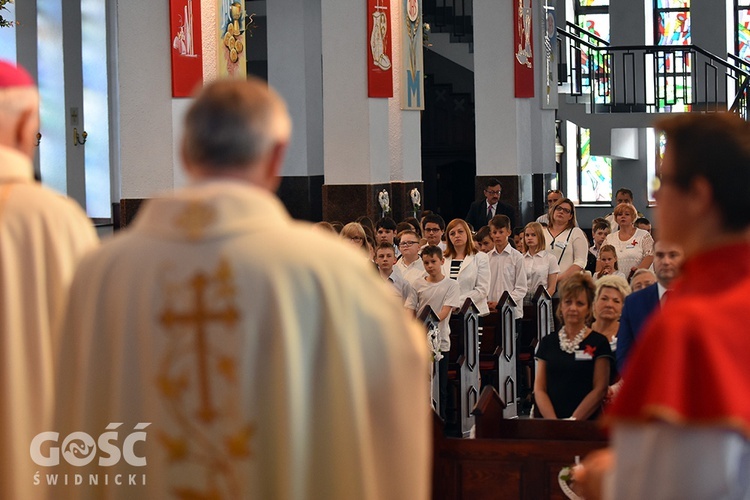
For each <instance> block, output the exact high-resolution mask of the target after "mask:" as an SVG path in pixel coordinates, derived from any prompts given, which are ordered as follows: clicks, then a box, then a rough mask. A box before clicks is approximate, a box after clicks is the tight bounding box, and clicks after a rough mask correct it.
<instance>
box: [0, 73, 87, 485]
mask: <svg viewBox="0 0 750 500" xmlns="http://www.w3.org/2000/svg"><path fill="white" fill-rule="evenodd" d="M37 132H39V95H38V93H37V90H36V86H35V84H34V81H33V80H32V78H31V77H30V76H29V74H28V73H26V71H25V70H23V69H21V68H20V67H16V66H15V65H12V64H9V63H7V62H4V61H0V498H34V496H33V495H34V490H31V491H30V490H29V487H31V485H32V475H33V474H34V472H35V470H36V467H37V466H36V465H35V464H34V463H32V462H31V461H30V460H29V443H30V442H31V440H32V438H33V437H34V435H36V433H38V432H40V431H42V430H44V429H45V428H47V427H48V426H49V425H50V424H51V421H50V419H51V417H52V410H53V407H54V401H53V394H54V361H53V359H54V353H53V351H54V338H53V325H54V324H55V323H58V322H59V321H60V320H61V315H62V313H63V311H64V302H65V300H66V298H67V293H68V287H69V286H70V282H71V281H72V279H73V272H74V270H75V266H76V264H77V263H78V261H79V259H80V257H81V256H82V255H83V253H85V252H86V251H88V250H89V249H91V248H93V247H95V246H96V245H97V241H98V239H97V237H96V232H95V231H94V227H93V225H92V224H91V222H90V221H89V219H88V218H87V217H86V214H85V213H84V212H83V210H81V208H80V207H79V206H78V205H77V204H76V203H75V202H73V201H71V200H68V199H66V198H65V197H63V196H61V195H60V194H58V193H55V192H52V191H51V190H49V189H46V188H43V187H42V186H41V185H40V184H39V183H38V182H36V181H35V180H34V169H33V166H32V163H31V162H32V158H33V156H34V154H35V152H36V147H35V144H36V141H37V138H36V134H37ZM37 490H38V489H37Z"/></svg>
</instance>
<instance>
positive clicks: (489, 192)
mask: <svg viewBox="0 0 750 500" xmlns="http://www.w3.org/2000/svg"><path fill="white" fill-rule="evenodd" d="M484 192H485V193H487V194H493V195H494V194H500V193H502V192H503V190H502V189H498V190H497V191H494V190H492V189H485V190H484Z"/></svg>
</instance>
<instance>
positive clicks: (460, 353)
mask: <svg viewBox="0 0 750 500" xmlns="http://www.w3.org/2000/svg"><path fill="white" fill-rule="evenodd" d="M450 327H451V334H450V337H451V350H450V354H449V356H448V363H449V364H448V385H449V387H448V391H449V398H450V400H451V401H450V402H449V403H452V402H455V404H449V405H448V415H447V417H448V420H449V422H448V423H447V424H452V425H455V427H457V429H458V433H459V434H460V435H461V436H463V437H469V434H470V432H471V428H472V427H473V426H474V415H472V413H471V411H472V410H473V409H474V405H475V404H476V402H477V400H478V399H479V310H478V309H477V307H476V306H475V305H474V302H472V300H471V299H468V298H467V299H466V301H465V302H464V305H463V307H461V309H460V310H459V312H458V313H456V314H453V315H451V318H450ZM452 409H455V411H451V410H452ZM451 416H455V418H451Z"/></svg>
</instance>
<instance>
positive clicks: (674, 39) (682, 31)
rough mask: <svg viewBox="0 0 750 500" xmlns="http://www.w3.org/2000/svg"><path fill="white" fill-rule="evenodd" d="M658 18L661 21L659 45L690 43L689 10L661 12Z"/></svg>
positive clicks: (658, 29) (659, 25)
mask: <svg viewBox="0 0 750 500" xmlns="http://www.w3.org/2000/svg"><path fill="white" fill-rule="evenodd" d="M657 20H658V23H659V24H658V26H657V31H658V33H659V39H658V40H657V45H689V44H690V38H691V37H690V13H689V12H660V13H659V15H658V17H657Z"/></svg>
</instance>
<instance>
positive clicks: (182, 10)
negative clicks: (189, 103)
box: [169, 0, 203, 97]
mask: <svg viewBox="0 0 750 500" xmlns="http://www.w3.org/2000/svg"><path fill="white" fill-rule="evenodd" d="M169 33H170V39H171V40H172V97H190V96H191V95H192V93H193V91H194V90H195V89H196V87H198V86H199V85H200V84H201V83H203V49H202V45H201V2H200V0H170V2H169Z"/></svg>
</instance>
